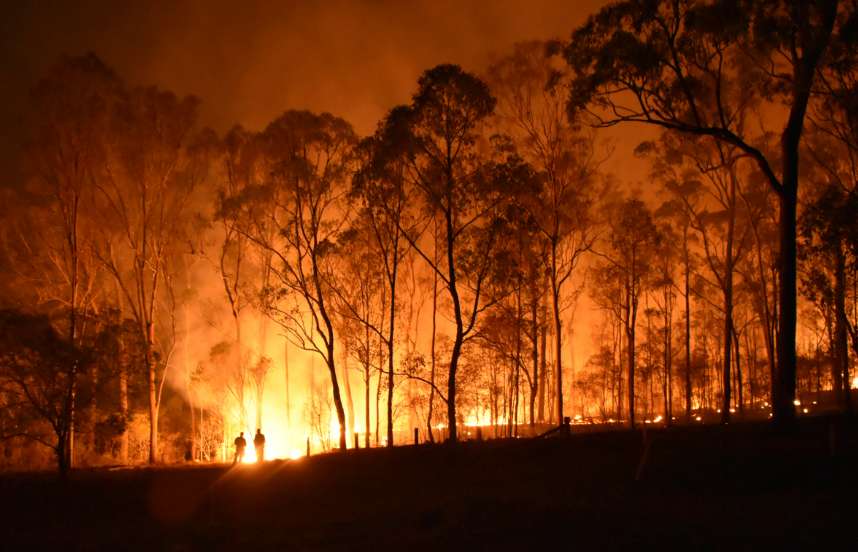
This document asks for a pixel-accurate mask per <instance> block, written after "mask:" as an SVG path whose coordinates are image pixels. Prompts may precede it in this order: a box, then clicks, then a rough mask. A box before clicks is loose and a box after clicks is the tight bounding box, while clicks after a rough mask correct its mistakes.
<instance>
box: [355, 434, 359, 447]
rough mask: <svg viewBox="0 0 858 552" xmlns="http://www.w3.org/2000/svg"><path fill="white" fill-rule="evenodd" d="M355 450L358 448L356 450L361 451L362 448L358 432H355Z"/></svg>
mask: <svg viewBox="0 0 858 552" xmlns="http://www.w3.org/2000/svg"><path fill="white" fill-rule="evenodd" d="M355 448H356V449H359V448H360V440H359V439H358V433H357V431H355Z"/></svg>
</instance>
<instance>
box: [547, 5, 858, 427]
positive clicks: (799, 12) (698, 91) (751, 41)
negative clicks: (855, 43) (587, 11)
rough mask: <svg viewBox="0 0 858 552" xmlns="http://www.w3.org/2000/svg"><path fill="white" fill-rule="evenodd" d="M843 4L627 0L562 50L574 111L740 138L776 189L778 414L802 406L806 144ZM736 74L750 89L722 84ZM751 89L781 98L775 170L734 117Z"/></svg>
mask: <svg viewBox="0 0 858 552" xmlns="http://www.w3.org/2000/svg"><path fill="white" fill-rule="evenodd" d="M839 4H840V3H839V2H838V1H837V0H826V1H821V2H809V1H798V2H785V1H784V2H778V1H773V2H750V1H733V0H729V1H728V0H713V1H701V0H681V1H677V2H667V1H643V0H628V1H624V2H618V3H616V4H612V5H610V6H608V7H605V8H603V9H602V10H600V11H599V13H597V14H596V15H594V16H591V17H590V18H589V19H588V21H587V23H586V24H584V25H583V26H582V27H581V28H579V29H577V30H576V31H575V32H574V33H573V35H572V38H571V40H570V41H569V43H568V44H567V45H566V47H565V49H564V56H565V57H566V60H567V62H568V63H569V65H570V67H571V68H572V72H573V75H574V76H573V79H572V84H571V87H570V95H569V104H568V109H569V112H570V114H572V115H576V114H578V113H579V112H580V111H582V110H585V109H587V110H589V111H590V112H591V113H592V114H593V115H594V116H595V117H597V120H598V122H597V123H596V124H598V125H600V126H610V125H615V124H618V123H627V122H639V123H644V124H650V125H656V126H659V127H661V128H665V129H669V130H673V131H678V132H683V133H688V134H694V135H699V136H706V137H710V138H713V139H715V140H717V141H719V142H721V143H723V144H728V145H731V146H734V147H736V148H738V149H739V150H740V151H742V152H743V153H744V154H745V155H746V156H748V158H749V159H751V160H752V161H753V162H754V163H755V164H756V166H757V168H758V169H759V171H760V172H761V173H762V174H763V175H764V177H765V178H766V180H767V181H768V183H769V185H770V187H771V188H772V189H773V190H774V191H775V193H776V194H777V195H778V198H779V200H780V219H779V229H780V272H781V277H782V282H781V286H780V324H779V326H780V334H781V335H780V339H779V340H778V371H777V374H776V380H775V381H773V382H772V385H773V387H772V396H773V403H774V419H775V421H776V422H779V423H780V422H787V423H788V422H791V421H792V420H793V419H794V417H795V409H794V407H793V400H794V399H795V373H796V372H795V370H796V350H795V345H796V342H795V333H796V213H797V205H798V185H799V171H798V167H799V145H800V143H801V138H802V130H803V128H804V120H805V115H806V113H807V109H808V105H809V103H810V101H811V94H812V89H813V85H814V78H815V75H816V73H817V70H818V69H820V68H821V67H822V66H823V65H824V64H825V62H826V55H827V54H828V53H829V52H830V50H831V48H830V47H831V45H832V43H833V44H835V45H837V44H839V41H848V40H851V39H852V38H851V35H847V34H845V32H846V31H848V29H850V28H851V27H850V25H853V24H854V21H855V18H856V17H858V16H856V14H855V10H854V6H852V5H851V4H849V3H844V11H847V10H848V11H847V12H846V13H841V14H840V15H841V17H840V18H839V19H838V5H839ZM836 22H837V23H839V25H838V27H837V28H836V29H835V23H836ZM835 50H836V48H835ZM740 82H741V83H742V84H741V87H742V88H743V89H744V90H745V91H746V92H745V94H743V95H739V96H738V97H737V96H735V95H730V94H724V91H725V87H726V86H729V85H730V84H731V83H732V84H734V85H738V83H740ZM752 90H760V91H761V95H762V97H763V99H764V100H766V102H765V103H766V104H767V106H768V107H769V108H771V109H772V110H774V111H780V112H783V109H779V108H780V107H781V105H783V106H785V108H786V111H787V113H785V117H784V119H783V121H784V124H783V127H782V131H781V134H780V140H781V148H780V170H779V173H780V174H778V171H777V170H776V169H775V159H774V157H773V156H771V155H767V154H766V153H764V152H763V151H762V150H761V149H760V148H758V147H756V146H755V145H754V143H753V141H752V139H751V137H749V136H747V134H745V133H743V132H742V130H741V129H740V128H738V124H739V118H737V114H738V113H740V112H741V110H742V107H743V105H744V102H746V101H748V100H749V98H748V95H749V94H750V93H751V91H752Z"/></svg>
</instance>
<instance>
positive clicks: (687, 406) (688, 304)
mask: <svg viewBox="0 0 858 552" xmlns="http://www.w3.org/2000/svg"><path fill="white" fill-rule="evenodd" d="M682 244H683V249H684V253H685V422H686V423H689V422H691V284H690V272H691V267H690V266H689V258H688V228H687V227H686V228H685V230H684V232H683V235H682Z"/></svg>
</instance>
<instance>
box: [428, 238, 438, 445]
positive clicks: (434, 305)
mask: <svg viewBox="0 0 858 552" xmlns="http://www.w3.org/2000/svg"><path fill="white" fill-rule="evenodd" d="M437 252H438V248H437V246H436V247H435V255H436V258H435V265H437V264H438V260H437ZM437 314H438V273H437V272H436V271H434V270H433V271H432V345H431V353H430V354H431V360H430V373H429V381H430V382H431V385H430V386H429V413H428V414H427V416H426V430H427V432H428V434H429V442H430V443H434V442H435V437H434V435H433V434H432V414H433V410H434V408H435V334H436V331H437V327H436V326H437Z"/></svg>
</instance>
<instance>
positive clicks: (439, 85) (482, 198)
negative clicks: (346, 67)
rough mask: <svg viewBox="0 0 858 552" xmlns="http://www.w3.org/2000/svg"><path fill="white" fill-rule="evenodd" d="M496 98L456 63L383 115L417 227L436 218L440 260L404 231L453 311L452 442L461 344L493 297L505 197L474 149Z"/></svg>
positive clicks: (436, 71)
mask: <svg viewBox="0 0 858 552" xmlns="http://www.w3.org/2000/svg"><path fill="white" fill-rule="evenodd" d="M494 106H495V99H494V98H493V97H492V95H491V93H490V92H489V89H488V87H487V86H486V84H485V83H484V82H483V81H481V80H480V79H478V78H477V77H475V76H473V75H471V74H469V73H466V72H465V71H463V70H462V69H461V68H460V67H458V66H455V65H439V66H437V67H434V68H433V69H430V70H428V71H426V72H425V73H423V75H422V76H421V77H420V80H419V81H418V91H417V93H416V94H415V95H414V97H413V99H412V102H411V104H410V105H409V106H401V107H397V108H394V109H393V110H392V111H391V112H390V114H389V115H388V119H389V123H388V125H387V128H388V131H387V132H388V133H389V135H390V136H391V137H392V139H393V140H402V141H403V144H404V146H403V153H402V155H403V159H404V168H405V169H406V171H407V172H406V177H407V179H408V183H409V185H410V186H412V187H413V188H414V189H415V191H416V193H417V194H419V197H420V198H421V200H422V202H423V206H424V217H423V218H424V220H425V221H426V222H425V223H424V224H423V228H424V229H425V228H426V227H428V226H430V223H431V221H432V220H433V218H434V217H438V219H439V221H440V224H439V226H440V232H439V234H440V236H441V239H440V241H441V243H440V248H439V249H440V251H441V259H442V260H441V262H438V261H437V260H436V259H435V257H434V255H431V254H429V253H427V252H426V251H425V249H426V247H425V245H421V244H420V243H418V240H419V235H418V232H415V231H412V232H405V234H404V235H405V237H406V239H407V240H408V242H409V243H410V245H411V246H412V247H414V249H415V251H417V253H418V254H419V255H420V256H421V257H422V258H423V260H424V261H426V263H427V264H428V265H429V267H430V268H431V269H432V270H433V271H434V272H435V273H436V274H437V276H438V278H439V280H440V281H441V282H443V285H444V286H445V288H446V291H447V294H448V296H449V298H450V302H451V304H452V308H453V323H454V325H455V336H454V340H453V347H452V350H451V353H450V363H449V373H448V376H447V394H446V402H447V424H448V428H449V432H450V433H449V439H450V441H451V442H456V440H457V430H456V424H457V418H456V375H457V368H458V362H459V357H460V356H461V354H462V346H463V345H464V344H465V341H466V339H468V338H469V337H470V336H471V335H472V333H473V331H474V328H475V327H476V323H477V319H478V317H479V314H480V313H481V312H482V311H484V310H485V309H486V308H487V305H489V304H490V303H491V301H486V300H485V296H484V291H485V286H486V285H487V279H488V276H489V271H490V268H491V264H492V263H491V259H492V252H493V250H494V247H495V245H496V243H495V238H496V229H497V227H496V222H497V220H498V217H497V209H498V206H499V205H500V203H501V202H502V201H504V199H505V196H504V195H503V194H502V193H500V190H499V189H498V188H497V186H496V184H497V181H496V179H495V178H493V177H492V176H493V175H491V174H490V173H491V169H490V168H489V167H488V166H487V163H486V160H485V159H484V157H483V156H481V155H480V151H479V149H478V147H477V142H478V131H479V129H480V125H481V124H482V123H483V122H484V121H485V119H486V118H487V117H488V116H489V115H490V114H491V113H492V110H493V109H494Z"/></svg>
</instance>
